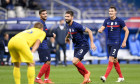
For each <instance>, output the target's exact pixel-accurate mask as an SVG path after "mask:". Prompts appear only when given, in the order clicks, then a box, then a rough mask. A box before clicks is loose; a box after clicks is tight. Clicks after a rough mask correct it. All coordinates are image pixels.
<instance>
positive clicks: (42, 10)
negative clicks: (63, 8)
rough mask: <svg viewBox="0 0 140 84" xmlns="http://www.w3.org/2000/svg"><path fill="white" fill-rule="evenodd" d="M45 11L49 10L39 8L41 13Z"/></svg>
mask: <svg viewBox="0 0 140 84" xmlns="http://www.w3.org/2000/svg"><path fill="white" fill-rule="evenodd" d="M44 11H47V10H45V9H41V10H39V14H41V13H42V12H44Z"/></svg>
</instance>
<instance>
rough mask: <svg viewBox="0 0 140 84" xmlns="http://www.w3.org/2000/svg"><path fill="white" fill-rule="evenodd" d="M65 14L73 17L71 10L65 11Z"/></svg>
mask: <svg viewBox="0 0 140 84" xmlns="http://www.w3.org/2000/svg"><path fill="white" fill-rule="evenodd" d="M65 14H70V15H71V16H74V12H73V11H71V10H69V11H67V12H66V13H65Z"/></svg>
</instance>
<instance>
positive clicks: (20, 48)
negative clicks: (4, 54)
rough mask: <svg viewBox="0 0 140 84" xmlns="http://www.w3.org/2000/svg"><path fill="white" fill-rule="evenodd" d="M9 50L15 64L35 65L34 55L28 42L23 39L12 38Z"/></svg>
mask: <svg viewBox="0 0 140 84" xmlns="http://www.w3.org/2000/svg"><path fill="white" fill-rule="evenodd" d="M8 49H9V52H10V55H11V58H12V63H13V62H26V63H33V55H32V53H31V50H30V47H29V46H28V44H27V42H26V41H25V40H24V39H22V38H14V37H13V38H11V40H10V41H9V43H8Z"/></svg>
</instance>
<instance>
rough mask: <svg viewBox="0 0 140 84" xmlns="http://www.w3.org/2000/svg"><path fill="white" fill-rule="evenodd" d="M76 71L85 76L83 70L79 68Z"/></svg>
mask: <svg viewBox="0 0 140 84" xmlns="http://www.w3.org/2000/svg"><path fill="white" fill-rule="evenodd" d="M77 70H78V71H79V73H80V74H81V75H82V76H83V77H84V76H85V73H84V71H83V70H81V69H80V68H77Z"/></svg>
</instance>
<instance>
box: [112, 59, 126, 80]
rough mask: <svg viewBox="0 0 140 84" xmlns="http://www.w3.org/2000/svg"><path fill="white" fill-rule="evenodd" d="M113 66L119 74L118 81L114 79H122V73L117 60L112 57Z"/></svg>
mask: <svg viewBox="0 0 140 84" xmlns="http://www.w3.org/2000/svg"><path fill="white" fill-rule="evenodd" d="M114 67H115V69H116V71H117V73H118V75H119V78H118V81H116V82H122V81H124V78H123V75H122V73H121V69H120V65H119V62H118V59H117V58H115V59H114Z"/></svg>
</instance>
